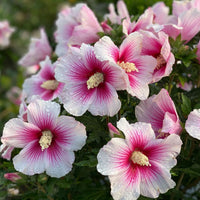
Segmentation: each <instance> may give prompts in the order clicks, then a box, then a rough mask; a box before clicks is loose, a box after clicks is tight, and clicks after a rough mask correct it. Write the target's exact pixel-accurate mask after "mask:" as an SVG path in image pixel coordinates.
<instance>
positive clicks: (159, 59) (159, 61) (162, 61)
mask: <svg viewBox="0 0 200 200" xmlns="http://www.w3.org/2000/svg"><path fill="white" fill-rule="evenodd" d="M156 59H157V65H156V69H157V70H158V69H160V68H162V67H164V66H165V65H166V64H167V63H166V61H165V59H164V57H163V56H162V55H161V54H160V55H158V56H157V58H156Z"/></svg>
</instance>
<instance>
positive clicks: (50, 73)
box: [23, 56, 64, 102]
mask: <svg viewBox="0 0 200 200" xmlns="http://www.w3.org/2000/svg"><path fill="white" fill-rule="evenodd" d="M40 66H41V69H40V71H39V72H38V73H37V74H36V75H33V76H31V77H30V78H27V79H26V80H25V81H24V84H23V91H24V93H25V94H26V96H27V98H28V99H27V101H28V102H30V98H31V97H32V96H33V95H38V96H40V97H41V98H42V99H44V100H53V99H55V98H56V97H58V95H59V94H60V93H61V91H62V89H63V86H64V84H63V83H60V82H58V81H57V80H56V79H55V65H54V64H52V63H51V60H50V59H49V57H48V56H47V57H46V59H45V60H44V61H42V62H40Z"/></svg>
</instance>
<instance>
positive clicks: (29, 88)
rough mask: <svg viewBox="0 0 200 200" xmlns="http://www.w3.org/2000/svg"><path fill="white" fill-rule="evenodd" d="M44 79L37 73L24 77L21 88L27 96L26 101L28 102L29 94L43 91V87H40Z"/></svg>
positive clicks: (38, 93) (39, 93)
mask: <svg viewBox="0 0 200 200" xmlns="http://www.w3.org/2000/svg"><path fill="white" fill-rule="evenodd" d="M44 81H45V80H44V79H42V78H41V77H40V76H39V75H38V74H37V75H33V76H31V77H30V78H27V79H25V81H24V83H23V90H24V91H25V93H26V95H27V97H28V102H30V98H31V96H33V95H41V94H42V93H43V92H44V91H45V89H44V88H42V87H41V85H42V83H43V82H44Z"/></svg>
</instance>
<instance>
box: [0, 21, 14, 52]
mask: <svg viewBox="0 0 200 200" xmlns="http://www.w3.org/2000/svg"><path fill="white" fill-rule="evenodd" d="M14 31H15V29H14V28H12V27H10V25H9V23H8V21H6V20H5V21H0V47H2V48H4V47H7V46H8V45H9V44H10V37H11V35H12V33H13V32H14Z"/></svg>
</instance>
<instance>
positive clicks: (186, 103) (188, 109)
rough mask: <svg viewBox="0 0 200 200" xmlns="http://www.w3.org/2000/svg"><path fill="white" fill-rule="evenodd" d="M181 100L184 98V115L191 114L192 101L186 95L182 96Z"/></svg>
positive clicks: (182, 107) (182, 106) (182, 108)
mask: <svg viewBox="0 0 200 200" xmlns="http://www.w3.org/2000/svg"><path fill="white" fill-rule="evenodd" d="M181 98H182V104H181V110H182V112H183V114H184V115H188V114H189V113H190V112H191V100H190V99H189V98H188V97H187V96H185V95H184V94H181Z"/></svg>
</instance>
